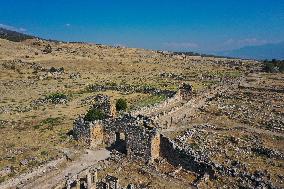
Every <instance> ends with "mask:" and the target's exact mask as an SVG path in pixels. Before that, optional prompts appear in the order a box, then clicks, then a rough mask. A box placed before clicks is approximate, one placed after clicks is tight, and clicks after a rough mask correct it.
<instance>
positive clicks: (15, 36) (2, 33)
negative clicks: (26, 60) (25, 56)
mask: <svg viewBox="0 0 284 189" xmlns="http://www.w3.org/2000/svg"><path fill="white" fill-rule="evenodd" d="M0 38H2V39H7V40H9V41H14V42H21V41H24V40H26V39H33V38H35V37H34V36H31V35H27V34H23V33H19V32H16V31H11V30H7V29H4V28H0Z"/></svg>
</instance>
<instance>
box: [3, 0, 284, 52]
mask: <svg viewBox="0 0 284 189" xmlns="http://www.w3.org/2000/svg"><path fill="white" fill-rule="evenodd" d="M1 4H2V5H1V7H0V27H4V28H7V29H13V30H16V31H20V32H24V33H27V34H32V35H35V36H39V37H42V38H46V39H55V40H63V41H83V42H94V43H101V44H108V45H123V46H127V47H136V48H146V49H155V50H170V51H194V52H203V53H214V52H221V51H230V50H234V49H239V48H243V47H247V46H262V45H267V44H276V43H279V42H282V41H284V32H283V31H284V1H283V0H280V1H273V3H272V1H268V0H263V1H256V0H251V1H249V2H247V1H244V0H241V1H237V2H235V1H234V2H233V1H224V0H220V1H218V2H216V1H214V2H212V1H200V2H196V1H191V0H188V1H185V0H181V1H179V2H178V3H177V2H176V1H169V0H166V1H159V0H158V1H155V2H152V1H148V0H146V1H143V2H133V1H129V0H126V1H123V2H117V1H111V0H109V1H104V2H101V1H84V2H78V1H74V0H71V1H65V0H62V1H60V2H58V1H48V2H46V1H36V0H31V1H29V2H23V1H20V0H15V1H6V2H2V3H1Z"/></svg>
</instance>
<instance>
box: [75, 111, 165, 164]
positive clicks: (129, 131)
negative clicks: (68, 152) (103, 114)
mask: <svg viewBox="0 0 284 189" xmlns="http://www.w3.org/2000/svg"><path fill="white" fill-rule="evenodd" d="M155 127H156V126H154V125H153V123H152V122H151V120H150V119H148V118H147V117H143V116H136V117H133V116H131V115H128V114H127V115H124V116H122V117H118V118H115V119H113V118H110V119H105V120H102V121H94V122H88V121H84V119H83V118H78V119H77V120H76V121H75V123H74V130H73V132H74V138H75V139H77V140H80V141H83V142H86V143H87V144H89V145H90V146H92V147H97V146H98V145H100V144H105V145H106V146H109V147H110V146H111V145H113V144H114V143H115V142H116V141H117V138H116V137H117V133H123V134H124V135H125V142H126V152H127V155H128V156H129V157H130V158H139V159H141V160H145V161H152V160H154V159H155V158H158V157H159V141H160V140H159V135H160V134H159V131H158V130H157V129H156V128H155Z"/></svg>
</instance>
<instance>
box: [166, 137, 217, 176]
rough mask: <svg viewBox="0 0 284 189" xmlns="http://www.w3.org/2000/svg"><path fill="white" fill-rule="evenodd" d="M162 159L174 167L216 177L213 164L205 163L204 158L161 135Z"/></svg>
mask: <svg viewBox="0 0 284 189" xmlns="http://www.w3.org/2000/svg"><path fill="white" fill-rule="evenodd" d="M161 157H163V158H165V159H167V160H168V161H169V162H170V163H171V164H173V165H176V166H182V167H183V168H184V169H187V170H190V171H193V172H195V173H198V174H200V175H204V174H205V173H207V174H209V176H210V177H214V167H213V166H212V165H211V164H208V163H207V162H205V161H204V160H203V159H202V157H199V156H198V155H196V154H194V153H191V151H188V150H186V149H184V148H182V147H180V146H179V145H178V144H176V143H175V142H174V141H172V140H171V139H169V138H168V137H166V136H164V135H161Z"/></svg>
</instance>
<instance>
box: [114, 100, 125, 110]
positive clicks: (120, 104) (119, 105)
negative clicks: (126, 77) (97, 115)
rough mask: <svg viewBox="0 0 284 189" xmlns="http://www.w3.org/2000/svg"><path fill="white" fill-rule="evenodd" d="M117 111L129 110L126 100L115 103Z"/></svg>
mask: <svg viewBox="0 0 284 189" xmlns="http://www.w3.org/2000/svg"><path fill="white" fill-rule="evenodd" d="M115 108H116V111H118V112H119V111H125V110H126V109H127V101H126V100H125V99H122V98H120V99H118V100H117V101H116V103H115Z"/></svg>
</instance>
